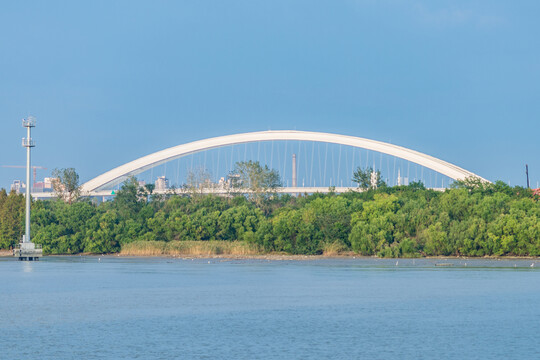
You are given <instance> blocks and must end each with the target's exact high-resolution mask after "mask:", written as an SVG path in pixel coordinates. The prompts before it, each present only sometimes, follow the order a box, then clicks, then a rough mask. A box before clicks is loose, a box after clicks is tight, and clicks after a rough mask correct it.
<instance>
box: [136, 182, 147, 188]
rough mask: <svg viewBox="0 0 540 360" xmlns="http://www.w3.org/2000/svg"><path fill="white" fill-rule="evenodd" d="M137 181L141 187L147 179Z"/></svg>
mask: <svg viewBox="0 0 540 360" xmlns="http://www.w3.org/2000/svg"><path fill="white" fill-rule="evenodd" d="M137 182H138V183H139V187H144V185H146V181H144V180H139V181H137Z"/></svg>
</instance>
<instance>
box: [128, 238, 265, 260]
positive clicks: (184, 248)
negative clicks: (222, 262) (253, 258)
mask: <svg viewBox="0 0 540 360" xmlns="http://www.w3.org/2000/svg"><path fill="white" fill-rule="evenodd" d="M261 253H262V251H261V250H260V249H259V247H258V246H257V245H255V244H247V243H245V242H241V241H168V242H165V241H134V242H131V243H128V244H124V245H123V246H122V249H121V251H120V255H131V256H159V255H170V256H173V255H176V256H214V255H234V256H241V255H259V254H261Z"/></svg>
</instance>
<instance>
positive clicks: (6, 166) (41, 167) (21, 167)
mask: <svg viewBox="0 0 540 360" xmlns="http://www.w3.org/2000/svg"><path fill="white" fill-rule="evenodd" d="M2 167H5V168H16V169H26V166H24V165H2ZM37 169H40V170H47V168H46V167H43V166H32V170H33V171H34V183H33V184H32V187H35V186H36V170H37Z"/></svg>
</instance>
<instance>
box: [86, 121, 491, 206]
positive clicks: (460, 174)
mask: <svg viewBox="0 0 540 360" xmlns="http://www.w3.org/2000/svg"><path fill="white" fill-rule="evenodd" d="M270 141H308V142H316V143H327V144H338V145H345V146H350V147H353V148H360V149H365V150H371V151H375V152H378V153H381V154H386V155H390V156H393V157H396V158H399V159H403V160H406V161H409V162H411V163H414V164H418V165H420V166H423V167H425V168H428V169H431V170H433V171H435V172H437V173H440V174H442V175H444V176H447V177H449V178H451V179H453V180H463V179H466V178H468V177H477V178H479V179H481V180H483V181H487V180H485V179H483V178H481V177H480V176H478V175H476V174H474V173H472V172H470V171H467V170H465V169H462V168H460V167H459V166H456V165H454V164H451V163H448V162H446V161H443V160H441V159H438V158H435V157H432V156H429V155H426V154H423V153H421V152H418V151H415V150H411V149H408V148H404V147H401V146H397V145H393V144H389V143H385V142H381V141H375V140H369V139H365V138H360V137H355V136H348V135H339V134H330V133H321V132H310V131H296V130H281V131H260V132H250V133H243V134H235V135H227V136H220V137H214V138H209V139H204V140H199V141H194V142H190V143H187V144H182V145H178V146H174V147H170V148H168V149H165V150H161V151H158V152H155V153H152V154H150V155H147V156H143V157H141V158H139V159H136V160H134V161H131V162H129V163H126V164H124V165H121V166H119V167H117V168H114V169H112V170H110V171H107V172H105V173H104V174H101V175H99V176H97V177H95V178H93V179H91V180H90V181H88V182H86V183H84V184H83V185H82V192H83V194H87V195H90V196H92V195H98V196H99V195H106V194H109V195H110V194H111V191H110V188H111V186H113V185H114V184H119V183H121V182H123V181H124V180H126V179H127V178H129V177H131V176H135V175H138V174H140V173H142V172H145V171H147V170H149V169H152V168H154V167H156V166H159V165H161V164H165V163H167V162H169V161H171V160H175V159H179V158H182V157H185V156H187V155H190V154H195V153H199V152H202V151H207V150H211V149H217V148H221V147H226V146H231V145H238V144H248V143H255V142H270ZM108 189H109V190H108ZM346 189H349V188H347V187H338V188H336V191H345V190H346ZM281 191H282V192H291V193H293V192H316V191H328V186H326V187H319V188H317V187H313V186H310V187H306V188H300V187H295V188H288V187H285V188H283V189H281Z"/></svg>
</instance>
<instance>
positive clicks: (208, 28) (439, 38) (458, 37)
mask: <svg viewBox="0 0 540 360" xmlns="http://www.w3.org/2000/svg"><path fill="white" fill-rule="evenodd" d="M538 14H540V2H539V1H537V0H535V1H525V0H523V1H519V2H517V1H497V0H486V1H474V0H473V1H456V0H453V1H414V0H411V1H399V0H395V1H385V0H365V1H362V0H356V1H352V0H351V1H349V0H343V1H335V0H332V1H318V0H306V1H294V0H292V1H291V0H284V1H281V0H273V1H254V0H245V1H222V0H216V1H196V0H192V1H134V0H129V1H111V0H107V1H51V0H49V1H5V2H3V3H2V5H1V7H0V55H1V56H0V121H1V123H0V125H1V128H0V165H24V164H25V159H26V157H25V151H24V149H23V148H22V147H21V144H20V141H21V138H22V137H23V136H25V133H24V129H23V128H22V127H21V123H20V120H21V118H23V117H25V116H27V115H28V114H32V115H34V116H36V117H37V119H38V127H37V128H36V129H35V131H34V134H33V135H34V136H33V137H34V139H35V140H36V141H37V145H38V146H37V148H35V152H34V161H33V163H34V164H35V165H41V166H45V167H47V168H49V169H53V168H63V167H74V168H75V169H76V170H77V171H78V172H79V174H80V175H81V180H82V181H86V180H89V179H90V178H92V177H94V176H97V175H99V174H100V173H102V172H104V171H107V170H109V169H111V168H113V167H115V166H118V165H121V164H123V163H125V162H128V161H131V160H133V159H135V158H137V157H140V156H143V155H146V154H148V153H151V152H154V151H157V150H161V149H164V148H166V147H169V146H174V145H179V144H182V143H185V142H188V141H193V140H198V139H203V138H207V137H212V136H218V135H225V134H233V133H237V132H247V131H256V130H268V129H276V130H277V129H298V130H312V131H325V132H334V133H343V134H349V135H355V136H360V137H367V138H371V139H376V140H381V141H388V142H392V143H393V144H398V145H402V146H405V147H409V148H412V149H415V150H418V151H421V152H424V153H427V154H429V155H432V156H436V157H439V158H442V159H444V160H446V161H449V162H452V163H455V164H456V165H459V166H461V167H463V168H465V169H467V170H470V171H472V172H475V173H477V174H479V175H481V176H483V177H485V178H487V179H490V180H498V179H500V180H503V181H505V182H508V181H510V183H511V184H512V185H515V184H520V185H525V174H524V171H525V169H524V168H525V164H526V163H528V164H529V168H530V175H531V180H532V181H531V185H534V187H536V183H537V182H538V181H540V156H539V154H540V145H539V141H538V137H539V134H540V132H539V124H540V101H539V100H540V99H539V98H540V21H538ZM47 173H48V172H45V171H42V172H38V178H42V177H43V176H44V175H47ZM23 178H24V170H23V169H9V168H1V167H0V187H9V184H10V183H11V182H12V180H13V179H23Z"/></svg>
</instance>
